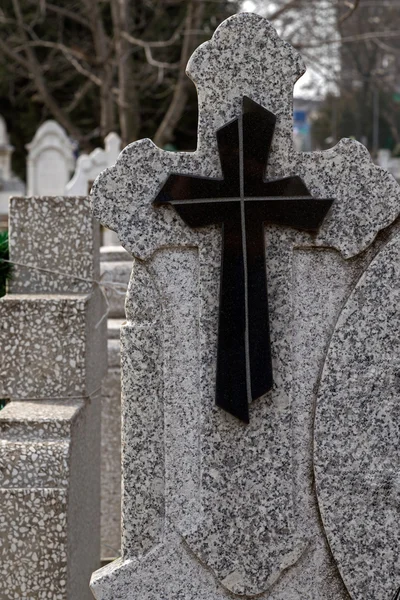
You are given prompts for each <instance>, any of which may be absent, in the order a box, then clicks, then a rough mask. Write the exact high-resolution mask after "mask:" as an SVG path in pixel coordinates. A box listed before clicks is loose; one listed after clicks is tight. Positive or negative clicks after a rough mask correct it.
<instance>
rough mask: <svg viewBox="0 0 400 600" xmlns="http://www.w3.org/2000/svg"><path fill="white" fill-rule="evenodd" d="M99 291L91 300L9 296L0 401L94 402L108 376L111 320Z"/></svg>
mask: <svg viewBox="0 0 400 600" xmlns="http://www.w3.org/2000/svg"><path fill="white" fill-rule="evenodd" d="M105 310H106V308H105V302H104V298H103V296H102V294H101V292H100V290H96V291H95V292H94V293H93V294H92V295H65V296H45V295H26V296H24V295H7V296H5V297H4V298H2V299H1V300H0V315H1V319H0V347H1V348H2V352H1V356H0V395H1V396H2V397H6V398H14V399H16V398H57V397H63V398H68V397H76V396H89V395H91V394H92V393H93V392H94V391H95V389H96V388H99V386H100V385H101V378H102V376H103V375H104V374H105V371H106V365H107V357H106V348H105V346H104V344H102V343H101V340H102V339H103V336H104V332H105V327H106V319H103V322H102V323H101V324H100V325H99V326H98V327H97V329H96V324H97V323H98V322H99V321H100V319H101V317H102V315H104V313H105Z"/></svg>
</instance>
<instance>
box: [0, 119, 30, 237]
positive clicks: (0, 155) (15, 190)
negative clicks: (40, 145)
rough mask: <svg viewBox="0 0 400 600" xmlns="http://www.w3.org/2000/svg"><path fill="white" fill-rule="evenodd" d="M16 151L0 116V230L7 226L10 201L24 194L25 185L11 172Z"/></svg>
mask: <svg viewBox="0 0 400 600" xmlns="http://www.w3.org/2000/svg"><path fill="white" fill-rule="evenodd" d="M13 151H14V148H13V146H11V144H10V141H9V139H8V133H7V126H6V122H5V120H4V119H3V117H2V116H1V115H0V230H1V229H2V228H3V227H4V228H6V226H7V215H8V200H9V198H10V196H13V195H15V194H23V193H24V192H25V185H24V184H23V182H22V181H21V180H20V179H18V178H17V177H15V176H14V175H13V173H12V171H11V156H12V153H13Z"/></svg>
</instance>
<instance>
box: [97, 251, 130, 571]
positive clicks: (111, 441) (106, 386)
mask: <svg viewBox="0 0 400 600" xmlns="http://www.w3.org/2000/svg"><path fill="white" fill-rule="evenodd" d="M131 271H132V256H131V255H130V254H129V253H128V252H127V251H126V250H124V248H122V247H121V246H102V247H101V248H100V272H101V277H100V278H101V281H102V282H103V283H105V284H106V285H109V287H107V289H106V294H107V300H108V317H109V318H108V338H109V339H108V373H107V377H106V378H105V380H104V383H103V389H102V418H101V448H102V450H101V457H102V458H101V460H102V466H101V540H102V542H101V544H102V545H101V556H102V560H108V559H110V558H116V557H118V556H120V552H121V365H120V362H121V361H120V339H119V338H120V328H121V324H122V323H123V322H124V321H125V295H126V289H127V287H128V283H129V279H130V274H131Z"/></svg>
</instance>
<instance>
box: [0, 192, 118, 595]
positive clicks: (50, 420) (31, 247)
mask: <svg viewBox="0 0 400 600" xmlns="http://www.w3.org/2000/svg"><path fill="white" fill-rule="evenodd" d="M62 200H63V199H62V198H58V197H57V198H35V199H31V198H24V199H23V198H18V199H14V200H13V201H12V202H11V211H10V221H11V223H13V224H14V230H13V235H12V237H11V240H10V250H11V257H12V258H13V259H14V257H15V256H16V255H18V251H17V250H16V248H17V247H19V246H18V245H19V240H20V239H22V243H21V247H20V250H19V252H20V259H21V261H23V262H24V264H29V265H31V267H30V270H29V273H28V270H26V269H21V270H18V269H16V270H15V271H14V280H13V286H12V290H13V292H14V293H12V294H8V295H6V296H5V297H4V298H2V299H1V300H0V347H1V370H0V373H1V375H0V396H2V397H3V398H4V397H7V398H9V399H10V400H11V401H10V402H9V403H8V404H7V405H6V407H5V408H4V409H3V410H1V412H0V496H1V502H0V539H1V540H2V542H3V543H2V544H0V555H1V561H0V581H1V587H0V598H1V600H11V599H12V600H14V599H15V600H16V599H22V598H23V599H27V600H28V599H31V598H37V599H38V600H41V599H45V598H49V599H50V598H51V599H52V600H77V599H78V598H79V599H80V600H89V598H90V597H91V595H90V590H89V578H90V573H91V572H92V571H93V569H94V568H96V566H98V565H99V564H100V425H101V423H100V408H101V384H102V378H103V377H104V375H105V373H106V364H107V363H106V359H107V357H106V319H103V320H102V321H101V317H102V316H103V315H105V314H106V303H105V300H104V297H103V294H102V292H101V290H100V289H99V286H98V285H97V284H96V283H95V282H94V283H93V282H90V284H88V283H85V284H84V287H85V289H83V288H82V286H81V285H80V284H79V282H78V284H76V285H75V286H74V285H72V284H71V281H70V280H69V278H68V282H67V283H66V284H65V281H66V279H67V278H65V277H64V276H62V277H61V276H60V278H59V282H58V283H57V285H56V286H55V287H54V289H53V288H52V284H51V278H49V277H48V276H47V275H46V276H45V277H43V278H41V277H38V278H35V276H34V274H32V273H31V271H32V270H33V267H34V266H35V265H42V266H44V268H46V269H50V270H54V271H61V272H62V273H64V272H66V273H72V272H73V273H75V274H85V276H86V275H88V276H89V277H90V278H92V277H93V276H94V275H95V274H96V273H98V272H99V265H98V262H99V261H98V252H97V262H96V257H94V256H93V252H94V249H95V248H96V244H97V242H96V244H95V243H94V242H95V240H96V239H97V238H98V234H97V233H96V232H95V231H94V229H95V228H96V227H95V225H94V221H93V219H92V217H91V214H90V212H89V210H88V203H87V201H84V200H82V199H76V198H73V199H66V205H67V209H68V210H69V211H72V214H70V213H69V212H68V210H66V206H64V205H63V203H62ZM30 203H32V206H33V207H34V208H35V209H37V210H38V212H39V215H41V219H42V223H41V228H40V230H36V229H35V227H34V226H33V225H32V226H30V224H29V218H28V215H31V209H32V206H31V205H30ZM46 207H47V209H46ZM74 211H75V212H74ZM66 215H67V216H66ZM46 218H47V221H46ZM64 218H65V219H66V220H67V222H68V227H66V224H65V223H64ZM32 220H33V222H34V223H37V222H36V217H35V216H34V215H33V216H32ZM23 224H24V225H23ZM16 225H17V226H16ZM86 233H88V236H89V238H90V239H89V240H86V241H84V240H81V239H80V238H81V236H85V235H86ZM64 236H68V239H69V243H68V244H66V239H65V237H64ZM71 239H74V240H75V242H74V243H73V244H71ZM86 242H87V246H86ZM89 248H91V249H92V250H91V251H89ZM43 249H46V252H45V254H46V257H45V260H44V259H43V257H42V256H41V251H42V250H43ZM80 249H81V250H82V252H80ZM75 252H78V255H79V254H80V256H79V259H76V257H75ZM24 253H25V254H24ZM28 258H29V260H26V259H28ZM64 269H65V271H64ZM42 284H43V289H41V285H42ZM64 284H65V285H64ZM16 290H23V291H24V293H23V294H21V293H16Z"/></svg>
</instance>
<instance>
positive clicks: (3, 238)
mask: <svg viewBox="0 0 400 600" xmlns="http://www.w3.org/2000/svg"><path fill="white" fill-rule="evenodd" d="M4 260H9V252H8V233H7V232H6V231H3V232H0V297H1V296H4V295H5V293H6V281H7V279H10V278H11V271H12V265H11V264H10V263H7V262H3V261H4Z"/></svg>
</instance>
